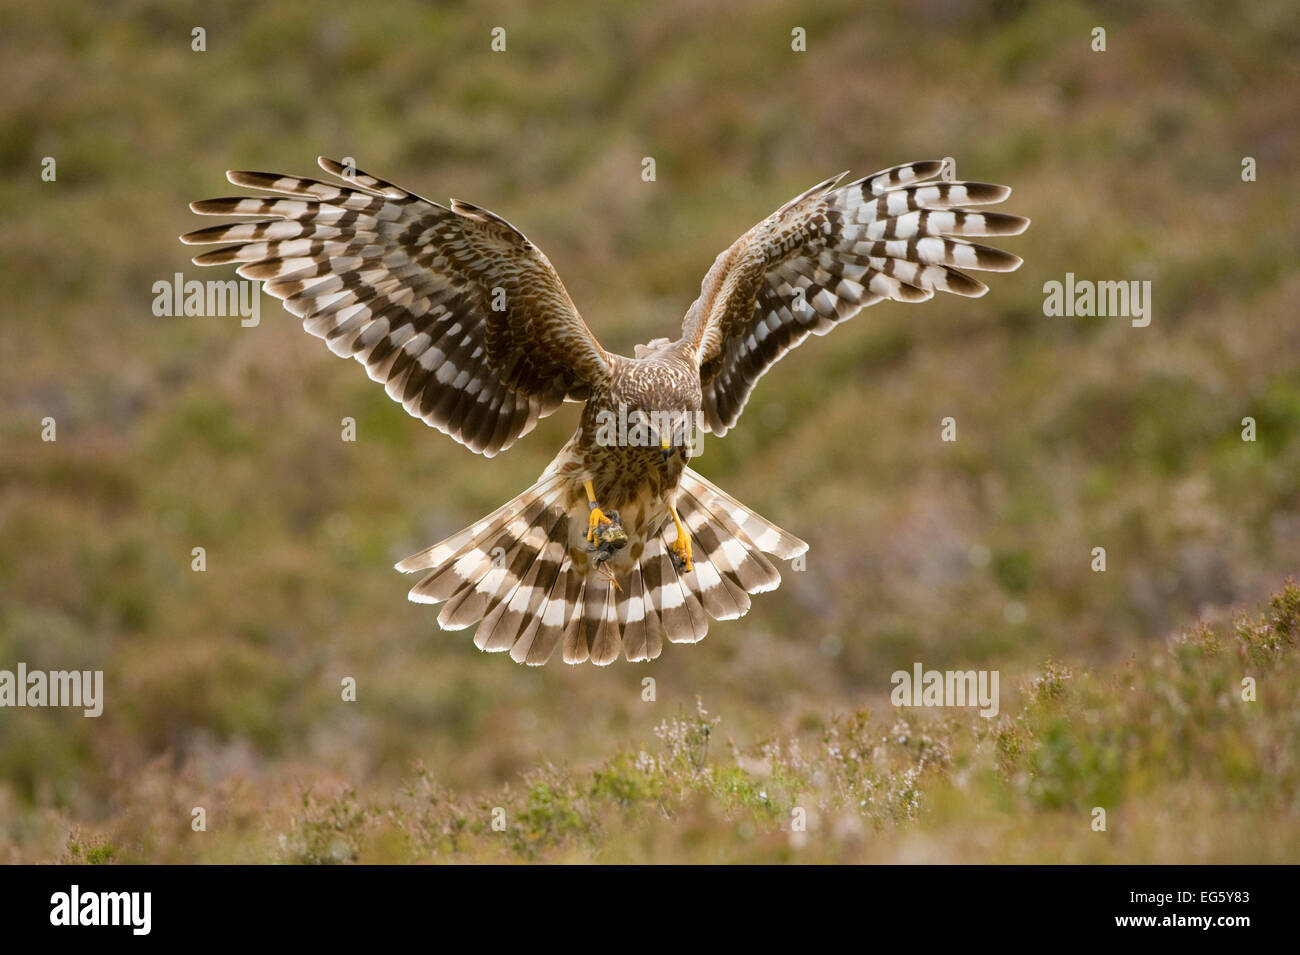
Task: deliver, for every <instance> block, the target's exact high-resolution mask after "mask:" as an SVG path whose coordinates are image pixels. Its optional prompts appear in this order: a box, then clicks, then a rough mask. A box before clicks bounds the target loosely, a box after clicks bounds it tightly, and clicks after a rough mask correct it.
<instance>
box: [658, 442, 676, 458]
mask: <svg viewBox="0 0 1300 955" xmlns="http://www.w3.org/2000/svg"><path fill="white" fill-rule="evenodd" d="M673 450H674V449H673V446H672V445H671V444H662V445H660V446H659V453H660V454H662V455H663V456H664V460H665V461H667V460H668V459H669V458H671V457H672V456H673Z"/></svg>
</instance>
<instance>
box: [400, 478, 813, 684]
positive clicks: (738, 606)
mask: <svg viewBox="0 0 1300 955" xmlns="http://www.w3.org/2000/svg"><path fill="white" fill-rule="evenodd" d="M570 500H571V498H570V494H569V489H568V487H567V486H566V484H565V483H564V482H563V481H562V480H560V479H559V478H558V477H556V476H554V475H552V476H549V477H546V478H544V479H543V480H541V481H539V482H538V483H537V484H535V485H533V487H531V488H529V489H528V490H527V491H525V492H524V493H523V494H521V495H519V496H518V497H516V498H515V499H513V500H512V501H510V502H509V503H507V504H506V505H504V506H503V507H500V508H498V509H497V510H496V511H494V512H493V513H492V514H490V515H488V516H487V517H485V518H484V519H483V520H481V521H479V522H477V523H475V524H473V525H471V526H470V527H467V528H466V529H465V530H463V531H461V532H460V533H458V534H454V535H452V536H451V537H449V538H447V540H445V541H442V542H441V543H439V544H435V545H434V546H433V547H430V548H427V549H426V550H424V551H421V552H420V553H419V554H415V555H413V556H411V557H408V558H407V559H406V560H404V561H402V562H401V563H399V564H398V565H397V567H398V569H399V570H403V571H406V572H408V573H412V572H417V571H423V572H424V576H423V577H421V579H420V580H419V582H418V583H417V584H416V585H415V586H414V587H412V588H411V593H410V598H411V600H413V601H416V602H419V603H441V604H443V607H442V611H441V612H440V613H439V615H438V624H439V626H441V627H442V628H443V629H445V630H461V629H465V628H467V627H471V626H474V625H475V624H477V625H478V629H477V631H476V633H475V636H474V644H475V646H477V647H478V648H479V649H480V650H485V651H488V652H507V651H508V652H509V653H510V657H511V659H513V660H515V661H516V662H518V663H526V664H529V665H531V666H540V665H541V664H544V663H546V662H547V661H548V660H550V659H551V657H552V656H554V654H555V651H556V649H557V648H561V647H562V657H563V659H564V661H565V662H566V663H570V664H578V663H585V662H588V661H590V662H591V663H594V664H596V665H597V666H606V665H608V664H610V663H613V662H614V661H615V660H616V659H618V657H619V655H620V654H622V655H623V656H624V657H625V658H626V659H628V660H629V661H640V660H653V659H655V658H656V657H658V656H659V654H660V653H661V652H662V650H663V644H664V641H665V639H666V640H667V641H669V642H671V643H695V642H697V641H699V640H701V639H703V638H704V636H705V635H706V634H707V633H708V630H709V621H710V620H734V619H737V618H739V617H742V616H744V615H745V614H746V613H747V612H748V611H749V607H750V596H749V595H750V594H755V593H761V592H764V591H768V590H773V589H775V588H776V587H777V586H778V585H779V584H780V581H781V576H780V574H779V573H778V572H777V569H776V567H775V566H774V565H773V563H772V562H771V561H770V560H769V559H768V557H767V556H766V554H772V555H774V556H777V557H783V558H791V557H796V556H798V555H800V554H802V553H803V552H804V551H806V550H807V546H808V545H806V544H805V543H803V541H800V540H798V539H797V538H795V537H793V536H791V535H790V534H788V533H786V532H785V531H783V530H781V529H780V528H779V527H777V526H776V525H774V524H772V523H771V522H770V521H768V520H766V519H765V518H763V517H760V516H759V515H758V514H756V513H754V512H753V511H751V510H750V509H749V508H747V507H745V506H744V505H743V504H741V503H740V502H739V501H737V500H736V499H735V498H733V497H731V496H730V495H729V494H727V493H726V492H724V491H722V490H720V489H719V488H717V487H716V486H714V485H713V484H711V483H710V482H708V481H706V480H705V479H704V478H703V477H701V476H700V475H698V474H696V473H695V472H694V471H691V470H690V469H687V470H686V471H685V472H684V473H683V475H682V479H681V483H680V485H679V489H678V499H677V508H678V513H679V514H680V516H681V518H682V521H683V523H684V524H685V526H686V529H687V531H688V532H689V533H690V535H691V539H692V546H693V551H694V554H693V567H692V569H691V570H690V571H687V572H681V571H679V570H678V569H677V567H676V566H675V564H674V563H673V559H672V553H671V549H670V548H671V543H672V535H673V530H672V524H671V522H669V521H665V522H663V525H662V526H661V527H660V528H659V529H657V530H656V531H655V532H654V533H652V534H650V536H649V537H648V538H646V540H645V541H644V546H643V548H642V549H641V552H640V555H639V557H638V558H637V559H636V560H635V561H633V562H632V563H631V565H630V566H629V567H625V569H624V570H623V572H622V573H620V574H618V576H617V577H616V579H617V583H614V582H612V581H611V580H610V578H609V577H608V576H606V575H605V574H603V573H602V572H600V571H599V570H597V569H596V568H594V567H592V566H590V565H589V564H588V562H587V560H586V558H585V554H583V553H582V551H581V549H580V548H578V549H573V548H574V542H573V536H574V531H573V525H572V522H573V521H575V520H581V519H582V515H578V516H576V517H575V516H574V514H571V513H570V512H569V511H568V509H567V508H568V506H569V502H570ZM584 526H585V523H584Z"/></svg>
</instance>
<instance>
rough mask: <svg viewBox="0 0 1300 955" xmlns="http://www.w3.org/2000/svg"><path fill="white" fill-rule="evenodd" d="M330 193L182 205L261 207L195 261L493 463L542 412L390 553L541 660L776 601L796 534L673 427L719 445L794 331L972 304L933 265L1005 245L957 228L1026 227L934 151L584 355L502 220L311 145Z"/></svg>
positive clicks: (269, 177)
mask: <svg viewBox="0 0 1300 955" xmlns="http://www.w3.org/2000/svg"><path fill="white" fill-rule="evenodd" d="M320 165H321V167H322V168H324V169H325V170H326V171H327V172H329V173H332V174H333V175H334V176H336V177H337V178H338V179H339V180H340V182H339V183H328V182H319V181H315V180H310V179H299V178H297V177H293V176H279V175H273V174H267V173H250V172H232V173H228V174H227V175H228V177H229V179H230V181H231V182H233V183H235V184H236V185H241V186H249V187H253V188H257V189H262V190H266V191H267V192H271V193H279V194H281V195H282V196H283V197H264V198H233V199H212V200H208V201H205V202H196V203H193V204H192V206H191V208H193V210H194V211H195V212H198V213H201V214H205V215H252V216H259V217H263V218H262V219H261V220H260V221H256V222H245V223H239V224H234V225H220V226H214V227H212V228H208V229H201V230H198V231H196V232H191V233H188V234H187V235H184V236H182V237H181V240H182V241H183V242H186V243H192V244H206V243H213V244H215V243H223V244H225V245H224V247H223V248H220V249H217V250H215V251H212V252H207V253H204V254H202V255H199V256H198V257H196V258H195V259H194V261H195V263H196V264H198V265H218V264H224V263H229V262H237V263H240V264H239V267H238V272H239V274H241V275H243V276H244V277H245V278H250V279H262V280H264V282H265V285H264V288H265V289H266V291H268V292H270V293H271V294H272V295H275V296H276V297H278V298H281V299H283V301H284V304H285V307H286V308H287V309H288V310H289V311H290V312H292V313H293V314H295V315H298V316H300V317H301V318H302V319H303V324H304V327H305V328H306V329H307V330H308V331H309V332H311V333H312V334H313V335H316V336H317V337H319V338H322V339H324V340H325V341H326V342H327V344H328V345H329V347H330V349H331V350H332V351H334V352H335V353H336V354H339V355H343V356H350V357H353V358H356V359H357V360H358V361H360V362H361V363H362V364H364V365H365V367H366V370H367V371H368V372H369V374H370V376H371V377H372V378H374V379H375V380H376V381H379V382H382V383H383V384H384V386H385V388H386V389H387V391H388V393H389V395H390V396H392V397H393V398H394V399H396V400H397V401H400V402H401V403H402V405H403V406H404V407H405V408H406V410H407V411H408V412H410V413H411V414H412V415H414V416H416V417H418V418H421V419H422V420H424V421H425V422H427V423H428V424H430V425H432V426H433V427H435V428H437V429H438V430H440V431H443V432H444V433H446V434H449V435H451V436H452V437H453V438H455V439H456V440H457V441H459V442H461V443H462V444H464V445H466V446H467V447H469V448H470V449H471V450H473V451H476V452H479V453H481V454H484V455H487V456H489V457H490V456H492V455H495V454H497V453H498V452H500V451H502V450H504V449H506V448H508V447H510V445H511V444H513V443H514V442H515V441H516V440H517V439H518V438H519V437H520V436H522V435H524V434H526V433H528V432H529V431H530V430H532V428H533V427H534V426H535V425H536V424H537V422H538V420H540V419H541V418H543V417H545V416H546V415H548V414H550V413H552V412H553V411H555V410H556V408H558V407H559V406H560V405H561V404H562V403H563V402H565V401H585V402H586V406H585V408H584V409H583V414H582V420H581V423H580V424H579V427H578V430H577V431H576V432H575V433H574V435H573V437H571V438H570V439H569V441H568V442H567V443H566V444H565V446H564V447H563V448H562V449H561V450H560V453H559V454H558V455H557V456H556V458H555V459H554V460H553V461H552V462H551V464H550V465H549V466H548V467H547V469H546V471H545V472H543V474H542V475H541V477H540V478H539V479H538V481H537V482H536V483H535V484H534V485H533V486H532V487H530V488H529V489H528V490H526V491H525V492H524V493H523V494H521V495H519V496H518V497H516V498H515V499H513V500H512V501H510V502H508V503H507V504H505V505H504V506H503V507H501V508H500V509H498V510H497V511H495V512H494V513H492V514H490V515H488V516H487V517H485V518H484V519H483V520H481V521H479V522H478V523H476V524H474V525H472V526H470V527H468V528H466V529H465V530H463V531H461V532H460V533H458V534H455V535H453V536H452V537H449V538H448V539H447V540H445V541H442V542H441V543H439V544H435V545H434V546H432V547H430V548H428V549H427V550H424V551H421V552H420V553H418V554H415V555H413V556H411V557H408V558H407V559H406V560H404V561H402V562H401V563H399V564H398V565H397V567H398V569H399V570H402V571H405V572H408V573H415V572H418V573H420V574H421V577H420V580H419V582H418V583H416V585H415V586H414V587H413V588H412V589H411V593H410V597H411V599H412V600H414V601H417V602H421V603H433V604H437V603H440V604H442V609H441V611H440V613H439V615H438V623H439V625H441V626H442V627H443V628H444V629H447V630H458V629H463V628H466V627H470V626H474V625H477V627H478V629H477V631H476V633H475V638H474V642H475V645H476V646H478V647H479V648H480V649H483V650H490V651H501V652H509V653H510V655H511V657H512V658H513V659H514V660H516V661H518V662H520V663H529V664H542V663H545V662H546V661H547V660H549V659H550V658H551V657H552V656H553V655H554V652H555V650H556V649H557V648H562V654H563V658H564V660H565V662H567V663H582V662H584V661H587V660H590V661H591V662H593V663H596V664H607V663H612V662H613V661H614V660H615V659H617V657H618V656H619V654H620V652H621V653H622V654H623V655H624V656H625V657H626V658H627V659H628V660H649V659H654V658H655V657H657V656H658V655H659V654H660V652H661V650H662V647H663V640H664V638H667V639H668V640H669V641H672V642H675V643H691V642H695V641H697V640H699V639H701V638H702V637H703V636H704V635H705V633H707V631H708V625H709V620H710V619H713V620H730V619H733V618H736V617H740V616H742V615H743V614H745V613H746V612H747V611H748V610H749V605H750V595H751V594H755V593H760V592H763V591H767V590H772V589H775V588H776V587H777V586H778V585H779V583H780V580H781V577H780V574H779V573H778V571H777V569H776V567H775V566H774V564H773V563H772V561H771V560H769V559H768V556H767V555H772V556H775V557H778V558H781V559H787V560H788V559H792V558H795V557H798V556H800V555H802V554H803V553H804V552H805V551H806V550H807V545H806V544H804V543H803V542H802V541H800V540H798V539H797V538H795V537H792V536H791V535H790V534H788V533H786V532H785V531H783V530H781V529H780V528H778V527H776V526H775V525H773V524H771V523H770V522H769V521H767V520H765V519H764V518H762V517H760V516H759V515H758V514H755V513H754V512H753V511H751V510H750V509H749V508H747V507H745V506H744V505H742V504H740V503H739V502H738V501H736V500H735V499H734V498H732V497H730V496H729V495H727V494H726V493H724V492H723V491H721V490H719V489H718V488H717V487H715V486H714V485H712V484H710V483H709V482H708V481H706V480H705V479H704V478H703V477H702V476H700V475H699V474H697V473H696V472H695V471H693V470H691V469H690V468H689V467H688V466H687V462H688V461H689V458H690V452H691V448H692V446H693V443H694V439H695V436H696V429H697V428H701V429H703V430H705V431H709V432H711V433H713V434H715V435H722V434H724V433H726V431H727V430H728V429H730V428H731V427H732V426H733V425H734V424H735V423H736V420H737V419H738V418H739V416H740V413H741V411H742V410H743V409H744V406H745V402H746V401H747V400H748V397H749V394H750V392H751V391H752V389H753V387H754V384H755V383H756V382H757V380H758V379H759V377H761V376H762V375H763V374H764V372H766V371H767V369H768V368H769V367H770V366H771V365H772V364H773V363H774V362H776V361H777V360H779V359H780V358H781V356H782V355H784V354H785V353H786V352H787V351H788V350H789V349H790V348H793V347H794V346H795V345H797V344H798V343H799V342H801V341H803V339H804V338H806V337H807V336H808V334H809V333H812V334H817V335H824V334H826V333H827V332H828V331H830V329H831V328H833V327H834V326H835V325H836V324H837V323H839V322H841V321H844V320H846V319H848V318H851V317H852V316H853V315H855V314H856V313H857V312H858V311H859V310H860V309H862V308H863V307H865V306H867V305H872V304H875V303H876V302H879V301H882V300H884V299H886V298H889V299H893V300H895V301H902V302H915V301H923V300H925V299H928V298H930V297H932V296H933V294H934V292H935V291H936V290H938V291H948V292H954V293H956V294H959V295H967V296H978V295H982V294H984V292H986V291H987V289H986V287H985V286H984V285H983V284H982V283H980V282H978V281H977V280H975V279H973V278H971V277H970V276H968V275H966V274H964V273H963V272H960V271H958V268H957V267H958V266H960V267H963V268H971V269H981V270H987V271H1010V270H1013V269H1015V268H1017V267H1018V266H1019V265H1020V259H1018V258H1017V257H1016V256H1013V255H1010V254H1009V253H1006V252H1002V251H999V250H997V249H993V248H989V247H987V246H983V245H978V244H975V243H972V242H969V241H967V240H966V238H964V237H967V236H987V235H1015V234H1018V233H1020V232H1023V231H1024V229H1025V228H1026V227H1027V226H1028V224H1029V223H1028V220H1027V219H1023V218H1020V217H1018V216H1011V215H1006V214H1002V213H995V212H979V211H972V210H970V209H967V208H965V207H967V206H974V205H982V204H986V203H995V202H1000V201H1002V200H1003V199H1005V198H1006V197H1007V195H1009V194H1010V190H1009V189H1007V188H1006V187H1004V186H993V185H988V184H985V183H970V182H946V181H934V177H936V176H938V175H939V173H940V171H941V170H942V168H943V167H942V164H941V163H939V162H937V161H935V162H919V163H912V164H909V165H904V166H896V167H894V168H893V169H888V170H885V171H884V172H880V173H877V174H875V175H874V176H869V177H867V178H866V179H861V180H858V181H856V182H852V183H849V184H848V185H844V186H840V185H839V181H840V179H841V178H843V177H842V176H839V177H836V178H834V179H829V180H827V181H826V182H823V183H821V184H820V185H818V186H815V187H814V188H812V189H810V190H808V191H807V192H805V193H804V194H803V195H801V196H798V197H797V198H795V199H793V200H791V201H790V202H788V203H786V204H785V205H784V206H782V207H781V208H780V209H779V210H777V211H776V212H775V213H773V214H772V215H771V216H769V217H768V218H767V219H764V220H763V221H762V222H760V223H759V224H758V225H756V226H755V227H754V228H753V229H751V230H750V231H749V232H747V233H745V235H743V236H742V237H741V238H740V239H738V240H737V241H736V243H735V244H733V245H732V246H731V247H730V248H729V249H727V250H726V251H725V252H723V253H722V254H721V255H719V256H718V258H717V260H716V261H715V262H714V264H713V267H712V268H711V269H710V270H709V272H708V274H707V275H706V276H705V278H704V282H703V284H702V286H701V290H700V296H699V298H697V299H696V300H695V302H694V303H693V304H692V305H691V307H690V309H689V310H688V311H687V314H686V318H685V320H684V322H683V326H682V334H681V336H680V337H679V338H678V339H677V340H675V341H670V340H668V339H666V338H664V339H656V340H655V341H652V342H650V343H649V344H647V345H638V346H637V348H636V353H635V355H634V357H631V358H627V357H623V356H620V355H614V354H611V353H609V352H606V351H605V350H604V349H603V348H601V346H600V344H599V343H598V342H597V341H596V339H595V338H594V337H593V336H592V334H591V332H590V330H589V329H588V328H587V326H586V324H585V323H584V322H583V320H582V318H581V317H580V316H579V315H578V312H577V309H576V308H575V307H574V305H573V302H572V300H571V299H570V298H569V295H568V293H567V292H566V291H565V289H564V286H563V285H562V284H561V282H560V279H559V276H558V275H556V273H555V270H554V269H553V268H552V267H551V264H550V262H549V261H547V259H546V257H545V256H544V255H543V254H542V253H541V251H540V250H539V249H538V248H537V247H536V246H535V245H533V244H532V243H531V242H529V241H528V239H526V238H525V237H524V236H523V234H522V233H521V232H519V231H518V230H517V229H515V228H514V227H513V226H511V225H510V224H509V223H508V222H506V221H505V220H504V219H502V218H500V217H499V216H496V215H494V214H493V213H491V212H488V211H487V210H485V209H480V208H478V207H477V206H472V205H469V204H468V203H463V202H458V201H456V200H452V201H451V203H450V204H449V205H447V206H442V205H439V204H438V203H434V202H430V201H428V200H426V199H422V198H420V197H419V196H417V195H415V194H414V193H410V192H407V191H406V190H404V189H401V188H400V187H397V186H394V185H392V184H391V183H388V182H384V181H383V180H381V179H377V178H375V177H373V176H369V175H366V174H365V173H362V172H359V171H355V170H351V169H347V168H345V167H343V166H342V165H340V164H339V163H336V162H333V161H331V160H326V159H321V160H320Z"/></svg>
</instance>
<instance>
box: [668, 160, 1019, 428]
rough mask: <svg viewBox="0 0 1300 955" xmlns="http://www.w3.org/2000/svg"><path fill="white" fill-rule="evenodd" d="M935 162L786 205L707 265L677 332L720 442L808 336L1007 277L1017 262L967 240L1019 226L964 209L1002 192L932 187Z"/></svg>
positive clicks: (977, 186) (961, 185)
mask: <svg viewBox="0 0 1300 955" xmlns="http://www.w3.org/2000/svg"><path fill="white" fill-rule="evenodd" d="M942 170H943V163H942V162H939V161H928V162H917V163H908V164H906V165H902V166H895V167H893V168H892V169H886V170H883V171H882V172H878V173H876V174H875V175H872V176H867V177H866V178H865V179H859V180H857V181H856V182H850V183H848V184H847V185H840V180H842V179H843V178H844V174H843V173H841V174H840V175H839V176H835V177H833V178H831V179H827V180H826V181H825V182H822V183H819V184H818V185H816V186H814V187H813V188H811V189H809V190H808V191H807V192H805V193H803V194H802V195H800V196H797V197H795V198H794V199H792V200H790V201H789V202H787V203H786V204H785V205H784V206H782V207H781V208H780V209H778V210H777V211H776V212H775V213H773V214H772V215H771V216H769V217H768V218H766V219H764V220H763V221H762V222H760V223H759V224H758V225H756V226H755V227H754V228H752V229H750V230H749V231H748V232H747V233H745V234H744V235H743V236H741V237H740V238H739V239H738V240H737V241H736V242H735V244H733V245H732V246H731V248H729V249H727V250H726V251H725V252H723V253H722V254H721V255H719V256H718V258H717V260H716V261H715V262H714V263H713V267H712V268H711V269H710V270H709V272H708V274H707V275H706V276H705V277H704V281H703V283H702V284H701V287H700V297H699V298H697V299H696V300H695V302H694V303H693V304H692V305H691V307H690V309H689V311H688V312H687V313H686V318H685V320H684V322H683V325H682V337H683V338H684V339H685V340H686V341H687V342H688V343H690V344H692V345H693V346H694V348H695V351H696V355H697V357H698V360H699V363H700V380H701V386H702V395H703V410H704V415H705V423H706V425H707V427H708V429H709V430H710V431H711V432H713V433H714V434H717V435H722V434H725V433H726V432H727V431H728V430H729V429H730V428H731V427H732V426H733V425H735V423H736V421H737V420H738V419H739V417H740V413H741V411H742V410H744V407H745V403H746V401H748V399H749V395H750V392H751V391H752V390H753V388H754V385H755V383H756V382H757V381H758V379H759V378H761V377H762V376H763V374H764V373H766V371H767V370H768V369H769V368H770V367H771V366H772V365H773V364H774V363H776V362H777V361H778V360H780V358H781V357H782V356H783V355H785V353H786V352H788V351H789V350H790V349H791V348H794V347H795V346H796V345H798V344H799V343H800V342H802V341H803V340H804V339H805V338H807V337H808V336H809V335H810V334H813V335H825V334H826V333H827V332H829V331H830V330H831V329H832V328H834V327H835V326H836V325H838V324H839V323H840V322H843V321H846V320H848V319H850V318H852V317H853V316H854V315H856V314H857V313H858V312H859V311H861V310H862V309H863V308H865V307H867V306H869V305H874V304H875V303H877V302H881V301H884V300H885V299H892V300H894V301H898V302H923V301H926V300H928V299H930V298H933V297H934V293H935V292H950V293H953V294H956V295H964V296H969V297H978V296H980V295H983V294H984V293H985V292H987V291H988V288H987V286H985V285H984V283H983V282H980V281H979V280H977V279H974V278H972V277H971V276H969V275H967V274H966V273H965V272H963V271H961V269H976V270H980V271H991V272H1010V271H1014V270H1015V269H1017V268H1019V267H1020V263H1021V260H1020V258H1019V257H1018V256H1015V255H1012V254H1010V253H1009V252H1003V251H1002V250H1000V249H995V248H992V247H990V246H986V245H981V244H979V243H976V242H971V241H968V237H972V236H974V237H980V236H999V235H1018V234H1020V233H1021V232H1024V231H1025V229H1026V228H1027V227H1028V226H1029V220H1028V219H1025V218H1022V217H1021V216H1014V215H1009V214H1007V213H1002V212H982V211H975V210H972V209H969V208H967V207H968V206H980V205H988V204H992V203H997V202H1001V201H1003V200H1004V199H1006V198H1007V196H1009V195H1010V194H1011V190H1010V189H1008V188H1007V187H1006V186H998V185H993V184H990V183H983V182H949V181H943V180H940V181H933V180H934V179H935V177H936V176H938V175H939V174H940V172H941V171H942Z"/></svg>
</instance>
